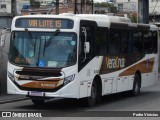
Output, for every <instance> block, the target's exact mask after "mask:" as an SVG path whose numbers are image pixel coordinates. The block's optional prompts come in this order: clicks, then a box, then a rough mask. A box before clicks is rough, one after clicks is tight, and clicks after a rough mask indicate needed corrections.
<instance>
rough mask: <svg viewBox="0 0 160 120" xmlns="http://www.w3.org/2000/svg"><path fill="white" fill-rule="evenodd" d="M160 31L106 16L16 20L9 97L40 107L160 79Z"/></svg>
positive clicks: (89, 101) (94, 98) (134, 89)
mask: <svg viewBox="0 0 160 120" xmlns="http://www.w3.org/2000/svg"><path fill="white" fill-rule="evenodd" d="M157 49H158V29H157V27H156V26H154V25H148V24H136V23H131V22H130V20H129V19H128V18H124V17H116V16H112V17H111V16H107V15H89V14H88V15H86V14H83V15H81V14H79V15H72V14H61V15H29V16H17V17H15V18H14V19H13V21H12V27H11V40H10V51H9V62H8V75H7V87H8V89H7V90H8V93H9V94H21V95H26V96H27V97H30V98H31V100H32V101H33V103H35V104H42V103H44V101H45V100H46V99H51V98H55V97H58V98H76V99H80V98H83V99H84V100H85V103H86V105H89V106H93V105H95V104H96V103H97V102H98V101H100V99H101V96H104V95H108V94H113V93H119V92H123V91H130V93H131V94H132V95H134V96H135V95H138V94H139V93H140V88H142V87H145V86H149V85H152V84H153V83H154V82H155V81H156V80H157V79H158V50H157Z"/></svg>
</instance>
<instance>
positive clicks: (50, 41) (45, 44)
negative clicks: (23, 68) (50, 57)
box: [43, 29, 60, 56]
mask: <svg viewBox="0 0 160 120" xmlns="http://www.w3.org/2000/svg"><path fill="white" fill-rule="evenodd" d="M59 32H60V30H59V29H57V30H56V31H55V32H54V33H53V34H52V35H51V36H50V37H49V39H48V40H47V41H46V40H45V43H44V49H43V56H44V54H45V50H46V47H48V46H49V45H50V44H51V43H52V40H53V38H54V37H55V36H57V35H58V34H59Z"/></svg>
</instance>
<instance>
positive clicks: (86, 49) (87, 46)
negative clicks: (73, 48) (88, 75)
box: [82, 27, 90, 62]
mask: <svg viewBox="0 0 160 120" xmlns="http://www.w3.org/2000/svg"><path fill="white" fill-rule="evenodd" d="M82 32H83V33H84V36H85V42H84V53H85V57H84V60H83V62H84V61H85V60H86V58H87V53H89V51H90V44H89V42H87V31H86V28H85V27H82Z"/></svg>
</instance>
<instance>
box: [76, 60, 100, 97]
mask: <svg viewBox="0 0 160 120" xmlns="http://www.w3.org/2000/svg"><path fill="white" fill-rule="evenodd" d="M102 59H103V57H94V58H93V59H92V60H91V61H90V62H89V63H88V64H87V65H86V66H85V67H84V68H83V69H81V71H80V72H79V98H83V97H88V96H90V93H91V92H90V91H91V86H92V82H93V80H94V77H95V76H96V75H97V74H98V72H99V70H100V67H101V62H102Z"/></svg>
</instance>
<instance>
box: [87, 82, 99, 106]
mask: <svg viewBox="0 0 160 120" xmlns="http://www.w3.org/2000/svg"><path fill="white" fill-rule="evenodd" d="M97 96H98V92H97V84H96V82H95V81H93V83H92V87H91V96H90V97H87V98H86V99H85V102H86V106H89V107H91V106H94V105H95V104H96V102H97Z"/></svg>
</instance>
